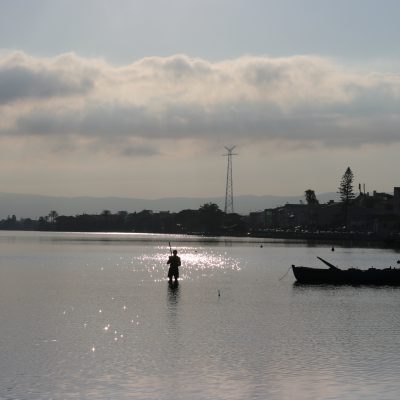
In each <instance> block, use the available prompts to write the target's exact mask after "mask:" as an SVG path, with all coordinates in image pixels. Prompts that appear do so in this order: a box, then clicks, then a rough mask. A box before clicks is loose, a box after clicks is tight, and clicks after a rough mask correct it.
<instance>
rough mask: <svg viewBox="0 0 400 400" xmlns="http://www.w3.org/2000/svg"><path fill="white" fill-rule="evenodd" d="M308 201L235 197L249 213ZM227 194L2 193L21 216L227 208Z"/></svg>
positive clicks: (5, 204)
mask: <svg viewBox="0 0 400 400" xmlns="http://www.w3.org/2000/svg"><path fill="white" fill-rule="evenodd" d="M317 198H318V200H319V201H320V203H326V202H327V201H329V200H337V199H338V195H337V194H336V193H322V194H318V195H317ZM300 200H302V201H304V195H301V196H237V197H235V199H234V206H235V212H237V213H239V214H248V213H250V212H252V211H260V210H264V209H266V208H274V207H278V206H281V205H284V204H286V203H299V202H300ZM224 201H225V200H224V197H204V198H190V197H176V198H172V197H171V198H161V199H156V200H154V199H153V200H149V199H136V198H123V197H55V196H54V197H53V196H39V195H30V194H12V193H0V219H3V218H7V216H9V215H10V216H11V215H13V214H14V215H16V217H17V218H18V219H19V218H35V219H36V218H38V217H40V216H45V215H48V214H49V212H50V211H52V210H55V211H57V212H58V214H59V215H77V214H83V213H87V214H99V213H101V212H102V211H103V210H110V211H111V212H113V213H114V212H118V211H128V212H135V211H142V210H153V211H155V212H156V211H171V212H179V211H181V210H184V209H194V210H197V209H198V208H199V207H200V206H201V205H203V204H205V203H210V202H211V203H216V204H218V206H219V207H220V208H221V210H223V208H224Z"/></svg>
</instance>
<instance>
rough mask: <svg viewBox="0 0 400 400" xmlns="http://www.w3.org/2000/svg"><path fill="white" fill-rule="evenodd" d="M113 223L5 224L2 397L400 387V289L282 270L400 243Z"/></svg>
mask: <svg viewBox="0 0 400 400" xmlns="http://www.w3.org/2000/svg"><path fill="white" fill-rule="evenodd" d="M8 235H11V236H12V237H13V239H12V240H10V236H8ZM114 236H115V235H114ZM114 236H113V235H110V236H107V235H105V234H102V235H101V240H98V241H96V240H94V239H93V235H90V237H89V239H88V240H86V239H85V238H86V237H85V235H82V234H79V235H76V236H75V235H73V234H69V235H63V234H61V235H57V234H55V235H54V236H52V235H51V234H45V235H43V236H41V235H38V234H36V235H35V234H28V235H26V234H22V233H0V250H1V254H2V257H1V259H0V352H1V361H0V398H5V399H70V398H71V399H72V398H79V399H81V398H85V399H110V398H113V399H114V398H115V399H131V398H135V399H178V400H179V399H247V398H248V399H266V398H268V399H293V398H296V399H358V398H363V399H378V398H379V399H397V398H398V397H399V395H400V383H399V382H398V378H397V371H398V368H399V364H400V361H399V360H400V357H399V350H398V349H399V348H400V346H399V345H400V335H398V332H399V328H400V313H399V311H398V310H399V306H400V289H397V288H386V287H383V288H372V287H359V288H354V287H333V286H316V287H309V286H298V285H294V284H293V282H294V279H293V276H292V275H291V274H289V275H288V276H287V277H286V278H285V279H283V280H279V278H280V277H281V276H282V275H283V274H284V273H285V272H286V270H287V268H288V266H290V265H291V264H293V263H295V264H303V265H309V264H311V265H316V262H315V257H316V256H317V255H318V256H322V257H324V258H328V259H329V260H331V261H332V262H334V263H335V264H339V265H351V264H353V265H360V266H362V265H365V266H367V265H368V264H370V263H372V264H371V265H376V266H377V265H382V266H386V265H390V264H392V265H393V262H394V261H396V260H397V259H398V258H399V256H398V254H397V253H394V252H392V251H389V250H377V249H370V248H364V249H357V248H355V249H348V248H346V249H344V248H338V247H337V248H336V251H335V254H331V253H330V247H329V248H328V247H324V246H322V247H315V246H314V247H309V246H304V245H301V244H295V245H293V244H290V243H273V242H272V243H264V247H263V248H260V246H259V244H258V243H257V242H252V241H248V242H243V241H240V240H237V241H235V242H233V243H232V242H229V243H228V242H225V241H222V242H218V241H214V242H211V243H210V242H206V243H205V242H201V241H197V242H196V241H195V240H193V239H190V240H186V238H183V239H182V243H180V242H179V240H178V238H177V237H174V238H173V239H172V238H171V237H169V236H166V237H165V236H156V237H155V236H151V238H150V239H149V240H146V237H145V236H144V237H142V236H141V237H140V238H139V239H140V240H137V241H136V240H132V237H131V236H129V235H128V236H123V240H122V239H120V236H118V237H117V240H112V238H113V237H114ZM129 238H131V239H130V240H128V239H129ZM168 241H171V242H173V248H175V247H176V248H178V250H179V255H180V256H181V258H182V264H183V265H182V268H181V276H182V279H181V280H180V283H179V285H177V286H171V285H168V283H167V282H166V273H167V265H166V261H167V259H168V255H169V246H168Z"/></svg>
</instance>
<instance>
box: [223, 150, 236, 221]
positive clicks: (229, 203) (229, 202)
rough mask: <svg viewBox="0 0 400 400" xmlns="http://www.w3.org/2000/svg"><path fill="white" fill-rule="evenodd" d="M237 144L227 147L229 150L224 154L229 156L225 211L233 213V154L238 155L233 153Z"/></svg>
mask: <svg viewBox="0 0 400 400" xmlns="http://www.w3.org/2000/svg"><path fill="white" fill-rule="evenodd" d="M235 147H236V146H232V147H226V146H225V149H226V150H227V151H228V153H227V154H223V156H225V157H228V168H227V171H226V190H225V208H224V211H225V213H233V212H234V209H233V179H232V156H237V154H236V153H233V149H234V148H235Z"/></svg>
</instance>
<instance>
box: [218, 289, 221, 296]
mask: <svg viewBox="0 0 400 400" xmlns="http://www.w3.org/2000/svg"><path fill="white" fill-rule="evenodd" d="M218 297H221V292H220V290H219V289H218Z"/></svg>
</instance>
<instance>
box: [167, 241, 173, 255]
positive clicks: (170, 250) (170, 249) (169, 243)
mask: <svg viewBox="0 0 400 400" xmlns="http://www.w3.org/2000/svg"><path fill="white" fill-rule="evenodd" d="M168 245H169V252H170V253H171V256H172V248H171V242H168Z"/></svg>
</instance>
